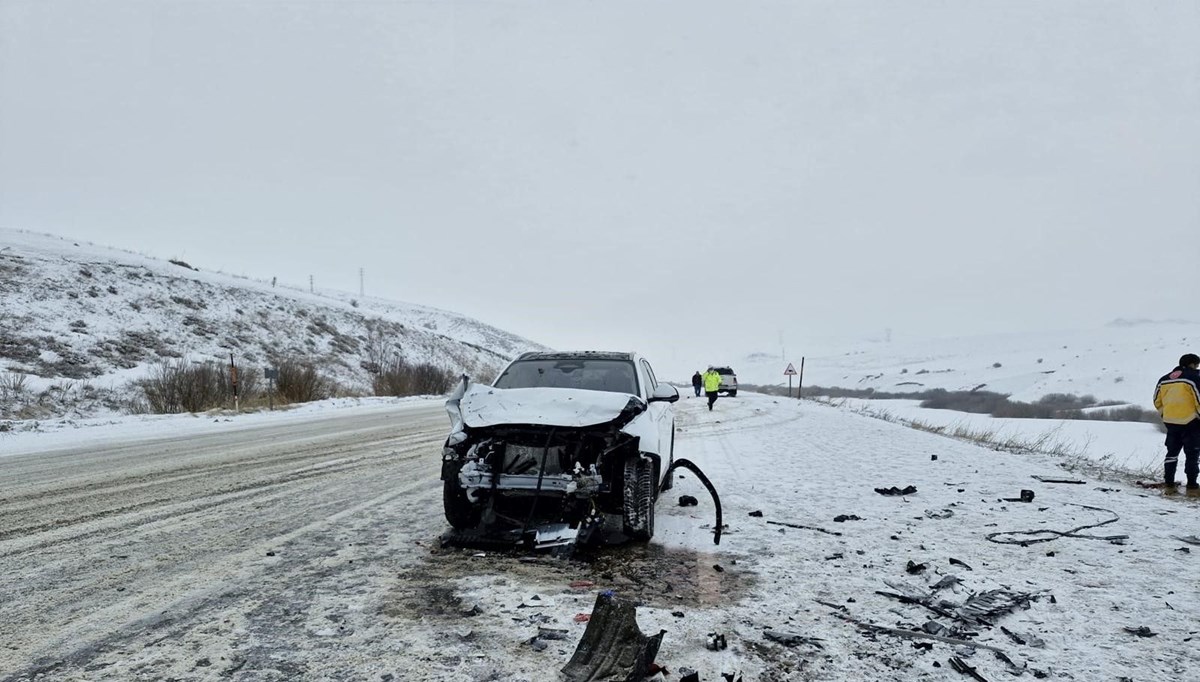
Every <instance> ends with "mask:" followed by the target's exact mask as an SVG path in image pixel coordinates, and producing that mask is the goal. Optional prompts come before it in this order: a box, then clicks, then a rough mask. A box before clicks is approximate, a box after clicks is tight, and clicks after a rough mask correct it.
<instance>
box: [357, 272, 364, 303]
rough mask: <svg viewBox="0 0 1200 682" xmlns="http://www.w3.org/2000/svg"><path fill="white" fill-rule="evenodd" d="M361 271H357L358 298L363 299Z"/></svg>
mask: <svg viewBox="0 0 1200 682" xmlns="http://www.w3.org/2000/svg"><path fill="white" fill-rule="evenodd" d="M363 295H364V294H363V269H362V268H359V269H358V297H359V298H362V297H363Z"/></svg>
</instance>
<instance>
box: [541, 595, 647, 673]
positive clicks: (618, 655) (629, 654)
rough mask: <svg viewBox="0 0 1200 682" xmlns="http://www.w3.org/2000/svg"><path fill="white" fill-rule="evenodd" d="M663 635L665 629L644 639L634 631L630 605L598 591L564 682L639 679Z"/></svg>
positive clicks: (634, 611)
mask: <svg viewBox="0 0 1200 682" xmlns="http://www.w3.org/2000/svg"><path fill="white" fill-rule="evenodd" d="M664 634H666V630H660V631H659V633H658V634H657V635H650V636H647V635H646V634H644V633H643V632H642V631H641V629H640V628H638V624H637V609H636V607H635V606H634V605H633V603H632V602H628V601H625V600H623V599H619V598H617V597H616V596H615V595H613V594H612V593H611V592H601V593H600V594H599V595H597V596H596V605H595V606H594V607H593V608H592V613H591V618H590V619H589V620H588V625H587V629H586V630H585V631H584V633H583V638H582V639H580V640H579V645H578V646H577V647H576V648H575V654H574V655H573V656H571V660H570V661H569V662H568V663H567V664H566V665H565V666H563V668H562V673H563V676H564V678H565V679H566V680H567V681H568V682H592V681H594V680H626V681H631V682H632V681H634V680H641V679H643V678H645V677H646V676H647V674H649V672H650V664H651V663H653V662H654V657H655V656H657V655H658V649H659V647H660V646H661V645H662V638H663V635H664Z"/></svg>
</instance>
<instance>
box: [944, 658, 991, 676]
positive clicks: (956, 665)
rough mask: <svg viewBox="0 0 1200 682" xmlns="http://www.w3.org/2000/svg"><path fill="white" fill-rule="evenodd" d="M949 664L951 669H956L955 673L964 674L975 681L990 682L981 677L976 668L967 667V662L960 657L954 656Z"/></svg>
mask: <svg viewBox="0 0 1200 682" xmlns="http://www.w3.org/2000/svg"><path fill="white" fill-rule="evenodd" d="M949 663H950V667H951V668H953V669H954V672H958V673H962V674H964V675H966V676H967V677H970V678H971V679H973V680H978V682H988V681H987V678H985V677H984V676H983V675H980V674H979V672H978V671H977V670H975V668H972V667H971V666H969V665H967V662H966V661H964V660H962V659H961V658H959V657H958V656H952V657H951V658H950V661H949Z"/></svg>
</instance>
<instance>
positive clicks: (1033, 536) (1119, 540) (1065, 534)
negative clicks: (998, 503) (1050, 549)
mask: <svg viewBox="0 0 1200 682" xmlns="http://www.w3.org/2000/svg"><path fill="white" fill-rule="evenodd" d="M1067 504H1070V505H1071V506H1072V507H1082V508H1083V509H1090V510H1092V511H1099V512H1104V513H1105V514H1112V518H1111V519H1107V520H1105V521H1101V522H1099V523H1088V524H1085V525H1082V526H1077V527H1075V528H1072V529H1070V530H1051V529H1049V528H1043V529H1040V530H1008V531H1000V532H997V533H988V534H987V535H985V536H984V537H985V538H987V539H988V541H990V542H995V543H997V544H1001V545H1020V546H1022V547H1026V546H1028V545H1032V544H1034V543H1037V542H1050V541H1051V540H1057V539H1058V538H1081V539H1084V540H1104V541H1105V542H1111V543H1113V544H1117V545H1119V544H1124V541H1125V540H1128V539H1129V536H1128V535H1084V534H1081V533H1080V532H1079V531H1081V530H1087V529H1088V528H1099V527H1100V526H1107V525H1108V524H1110V523H1115V522H1117V521H1119V520H1120V519H1121V517H1120V516H1119V515H1118V514H1117V513H1116V512H1115V511H1112V510H1110V509H1103V508H1101V507H1090V506H1088V505H1086V504H1074V503H1070V502H1068V503H1067ZM1006 536H1029V537H1024V538H1019V537H1006ZM1045 536H1049V537H1045ZM997 538H999V539H997Z"/></svg>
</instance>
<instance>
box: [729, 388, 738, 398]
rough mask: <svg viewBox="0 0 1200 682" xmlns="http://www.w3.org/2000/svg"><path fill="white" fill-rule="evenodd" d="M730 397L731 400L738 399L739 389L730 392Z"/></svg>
mask: <svg viewBox="0 0 1200 682" xmlns="http://www.w3.org/2000/svg"><path fill="white" fill-rule="evenodd" d="M729 397H730V398H736V397H737V389H736V388H735V389H733V390H732V391H730V392H729Z"/></svg>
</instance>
